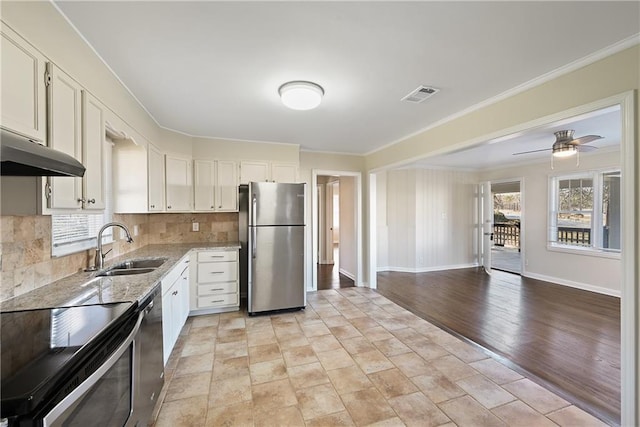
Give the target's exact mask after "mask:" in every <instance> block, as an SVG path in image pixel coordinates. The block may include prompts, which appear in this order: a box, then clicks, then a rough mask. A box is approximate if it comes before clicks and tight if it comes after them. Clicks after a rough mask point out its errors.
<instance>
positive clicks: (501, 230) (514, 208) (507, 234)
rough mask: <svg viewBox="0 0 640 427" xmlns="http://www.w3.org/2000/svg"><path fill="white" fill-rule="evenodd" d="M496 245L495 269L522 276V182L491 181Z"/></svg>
mask: <svg viewBox="0 0 640 427" xmlns="http://www.w3.org/2000/svg"><path fill="white" fill-rule="evenodd" d="M491 196H492V198H493V241H492V243H493V245H492V246H491V268H492V269H496V270H501V271H506V272H508V273H514V274H522V235H523V234H524V233H522V192H521V185H520V180H513V181H499V182H491Z"/></svg>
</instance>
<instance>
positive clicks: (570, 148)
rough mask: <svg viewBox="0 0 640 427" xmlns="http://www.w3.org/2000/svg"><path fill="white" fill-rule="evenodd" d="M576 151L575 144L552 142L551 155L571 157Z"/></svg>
mask: <svg viewBox="0 0 640 427" xmlns="http://www.w3.org/2000/svg"><path fill="white" fill-rule="evenodd" d="M577 153H578V149H577V148H576V146H575V145H570V144H557V145H556V144H553V157H561V158H562V157H571V156H573V155H575V154H577Z"/></svg>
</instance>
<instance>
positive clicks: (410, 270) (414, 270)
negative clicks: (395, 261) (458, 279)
mask: <svg viewBox="0 0 640 427" xmlns="http://www.w3.org/2000/svg"><path fill="white" fill-rule="evenodd" d="M473 267H478V263H471V264H455V265H438V266H435V267H421V268H407V267H391V266H387V267H378V270H377V271H379V272H382V271H397V272H399V273H428V272H430V271H443V270H457V269H460V268H473Z"/></svg>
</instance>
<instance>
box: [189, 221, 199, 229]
mask: <svg viewBox="0 0 640 427" xmlns="http://www.w3.org/2000/svg"><path fill="white" fill-rule="evenodd" d="M191 230H192V231H200V223H197V222H194V223H191Z"/></svg>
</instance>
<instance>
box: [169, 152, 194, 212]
mask: <svg viewBox="0 0 640 427" xmlns="http://www.w3.org/2000/svg"><path fill="white" fill-rule="evenodd" d="M165 177H166V186H167V187H166V190H167V192H166V194H167V211H171V212H180V211H190V210H191V191H192V190H191V160H190V159H185V158H181V157H173V156H169V155H167V156H165Z"/></svg>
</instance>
